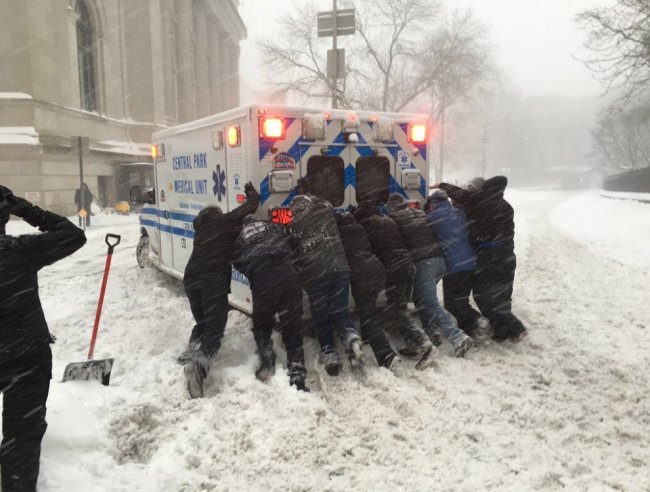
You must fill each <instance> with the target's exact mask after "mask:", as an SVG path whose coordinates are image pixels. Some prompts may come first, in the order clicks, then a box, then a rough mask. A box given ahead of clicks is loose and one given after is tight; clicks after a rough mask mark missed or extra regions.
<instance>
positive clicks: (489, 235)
mask: <svg viewBox="0 0 650 492" xmlns="http://www.w3.org/2000/svg"><path fill="white" fill-rule="evenodd" d="M507 185H508V178H506V177H505V176H494V177H492V178H490V179H487V180H485V183H484V184H483V188H482V189H481V190H476V191H470V190H465V189H463V188H459V187H458V186H454V185H451V184H448V183H441V184H440V188H442V189H443V190H445V191H446V192H447V194H448V195H449V197H450V198H451V199H452V200H454V201H455V202H456V203H458V204H459V205H460V206H461V207H462V209H463V211H464V212H465V213H466V214H467V218H468V219H469V221H470V236H471V241H472V243H473V244H474V246H475V247H477V248H492V247H500V248H505V249H509V250H512V249H514V238H515V221H514V216H515V213H514V210H513V208H512V206H511V205H510V204H509V203H508V202H507V201H506V200H505V199H504V198H503V194H504V191H505V189H506V186H507Z"/></svg>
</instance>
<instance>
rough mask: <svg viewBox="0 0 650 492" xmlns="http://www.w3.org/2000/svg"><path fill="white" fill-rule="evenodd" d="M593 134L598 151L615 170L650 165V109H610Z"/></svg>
mask: <svg viewBox="0 0 650 492" xmlns="http://www.w3.org/2000/svg"><path fill="white" fill-rule="evenodd" d="M592 134H593V137H594V140H595V142H596V147H597V149H598V150H599V151H600V153H601V154H602V156H603V157H604V158H605V161H606V162H607V163H608V164H610V165H612V166H613V167H614V168H618V169H623V170H632V169H638V168H642V167H648V166H650V106H648V105H641V106H635V107H633V108H629V109H609V110H606V111H604V112H603V114H602V115H601V118H600V119H599V121H598V125H597V126H596V129H595V130H594V131H593V132H592Z"/></svg>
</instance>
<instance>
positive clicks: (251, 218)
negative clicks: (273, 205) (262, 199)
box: [242, 214, 263, 225]
mask: <svg viewBox="0 0 650 492" xmlns="http://www.w3.org/2000/svg"><path fill="white" fill-rule="evenodd" d="M262 220H263V219H262V217H258V216H257V215H255V214H248V215H247V216H246V217H244V220H243V221H242V224H243V225H248V224H252V223H253V222H262Z"/></svg>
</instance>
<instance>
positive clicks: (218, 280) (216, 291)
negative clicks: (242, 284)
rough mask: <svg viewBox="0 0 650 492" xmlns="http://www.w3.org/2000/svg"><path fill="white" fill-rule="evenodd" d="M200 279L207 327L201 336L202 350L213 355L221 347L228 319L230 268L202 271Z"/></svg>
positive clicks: (210, 355)
mask: <svg viewBox="0 0 650 492" xmlns="http://www.w3.org/2000/svg"><path fill="white" fill-rule="evenodd" d="M200 279H201V281H200V285H201V305H202V307H203V314H204V319H203V322H204V327H205V328H204V330H203V334H202V336H201V352H203V353H204V354H206V355H208V356H209V357H213V356H214V355H215V354H216V353H217V352H218V351H219V348H220V347H221V339H222V338H223V335H224V332H225V330H226V322H227V321H228V310H229V307H228V293H229V292H230V269H228V270H227V271H222V272H210V273H202V274H200Z"/></svg>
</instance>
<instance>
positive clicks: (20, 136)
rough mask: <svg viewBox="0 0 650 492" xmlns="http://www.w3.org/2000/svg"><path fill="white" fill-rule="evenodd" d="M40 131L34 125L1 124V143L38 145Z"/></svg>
mask: <svg viewBox="0 0 650 492" xmlns="http://www.w3.org/2000/svg"><path fill="white" fill-rule="evenodd" d="M39 143H40V141H39V139H38V133H36V129H35V128H34V127H33V126H0V144H5V145H38V144H39Z"/></svg>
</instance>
